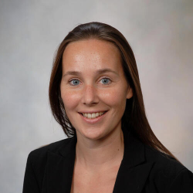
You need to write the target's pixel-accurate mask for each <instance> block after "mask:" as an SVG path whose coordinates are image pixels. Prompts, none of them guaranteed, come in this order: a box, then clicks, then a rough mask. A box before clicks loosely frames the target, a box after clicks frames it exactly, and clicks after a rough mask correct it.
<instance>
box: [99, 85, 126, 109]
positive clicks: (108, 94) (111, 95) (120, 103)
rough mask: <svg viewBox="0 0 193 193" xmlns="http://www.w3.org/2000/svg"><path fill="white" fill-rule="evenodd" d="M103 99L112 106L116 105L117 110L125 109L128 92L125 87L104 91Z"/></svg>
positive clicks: (101, 96)
mask: <svg viewBox="0 0 193 193" xmlns="http://www.w3.org/2000/svg"><path fill="white" fill-rule="evenodd" d="M100 98H101V100H103V101H104V102H105V103H106V104H107V105H109V106H111V107H116V108H117V110H123V109H124V108H125V104H126V92H125V90H123V89H119V88H117V89H111V90H107V91H103V92H101V94H100Z"/></svg>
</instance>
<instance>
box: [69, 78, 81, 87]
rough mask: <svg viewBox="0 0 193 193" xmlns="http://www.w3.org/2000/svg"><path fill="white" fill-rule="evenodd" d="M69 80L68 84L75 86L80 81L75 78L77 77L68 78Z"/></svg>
mask: <svg viewBox="0 0 193 193" xmlns="http://www.w3.org/2000/svg"><path fill="white" fill-rule="evenodd" d="M69 82H70V84H71V85H73V86H76V85H78V84H79V83H80V81H79V80H77V79H73V80H70V81H69Z"/></svg>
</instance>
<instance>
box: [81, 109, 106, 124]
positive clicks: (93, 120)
mask: <svg viewBox="0 0 193 193" xmlns="http://www.w3.org/2000/svg"><path fill="white" fill-rule="evenodd" d="M106 113H107V112H105V113H104V114H103V115H101V116H99V117H97V118H93V119H89V118H87V117H84V116H83V115H82V114H80V116H81V117H82V119H83V120H84V121H85V122H87V123H97V122H99V121H100V120H101V119H102V118H103V117H104V116H105V115H106Z"/></svg>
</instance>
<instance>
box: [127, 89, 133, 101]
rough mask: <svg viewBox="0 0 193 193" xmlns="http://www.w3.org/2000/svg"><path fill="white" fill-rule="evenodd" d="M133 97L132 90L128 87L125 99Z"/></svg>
mask: <svg viewBox="0 0 193 193" xmlns="http://www.w3.org/2000/svg"><path fill="white" fill-rule="evenodd" d="M132 96H133V89H132V88H131V87H130V86H129V88H128V90H127V99H130V98H131V97H132Z"/></svg>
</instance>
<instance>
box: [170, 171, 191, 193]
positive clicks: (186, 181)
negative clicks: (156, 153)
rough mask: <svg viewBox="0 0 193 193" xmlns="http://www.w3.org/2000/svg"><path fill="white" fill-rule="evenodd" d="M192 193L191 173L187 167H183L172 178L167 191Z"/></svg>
mask: <svg viewBox="0 0 193 193" xmlns="http://www.w3.org/2000/svg"><path fill="white" fill-rule="evenodd" d="M171 192H175V193H193V173H192V172H190V171H189V170H188V169H186V168H185V169H183V170H182V171H180V172H179V173H178V175H177V176H176V177H175V178H174V179H173V181H172V183H171V185H170V187H169V189H168V193H171Z"/></svg>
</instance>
